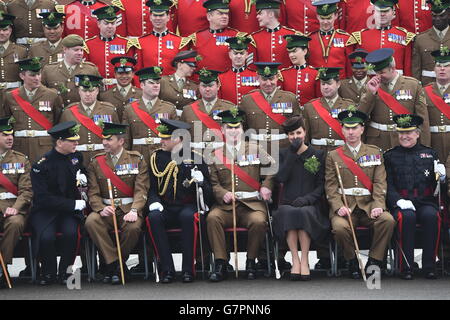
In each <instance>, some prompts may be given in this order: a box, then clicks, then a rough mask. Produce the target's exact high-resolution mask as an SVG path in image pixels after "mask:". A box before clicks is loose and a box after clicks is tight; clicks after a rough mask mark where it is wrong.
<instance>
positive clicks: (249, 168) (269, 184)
mask: <svg viewBox="0 0 450 320" xmlns="http://www.w3.org/2000/svg"><path fill="white" fill-rule="evenodd" d="M222 150H227V151H224V152H225V156H226V157H227V158H228V159H230V160H231V159H232V158H231V154H230V152H229V151H228V149H227V148H226V147H223V148H222ZM235 156H236V161H235V166H236V167H239V168H240V169H242V170H243V171H245V172H246V173H247V174H248V175H250V176H251V177H252V178H253V179H255V180H256V181H258V182H261V187H266V188H268V189H270V190H272V189H273V186H274V175H271V174H269V175H262V168H263V167H267V166H269V165H270V164H272V163H274V160H273V158H272V157H270V156H269V155H268V154H267V152H266V151H265V150H264V149H263V148H262V147H261V146H258V145H257V144H256V143H254V142H245V143H244V142H242V143H241V145H240V148H239V152H238V154H237V155H235ZM209 157H211V159H214V162H213V164H212V165H210V172H211V184H212V188H213V192H214V196H215V199H216V204H214V207H216V208H220V209H222V210H227V211H230V210H232V203H229V204H226V203H224V202H223V196H224V195H225V194H226V193H227V192H231V170H230V169H228V168H227V167H226V166H225V165H224V164H220V162H219V161H218V160H217V158H216V157H215V155H214V152H213V153H212V154H211V155H210V156H209ZM257 160H259V162H260V163H258V161H257ZM211 161H212V160H211ZM235 173H236V172H235ZM234 180H235V192H239V191H241V192H254V191H259V190H255V189H253V188H252V187H250V186H249V185H248V184H247V183H245V182H244V181H242V180H241V179H240V178H239V177H238V176H237V175H235V179H234ZM237 202H239V203H242V204H244V205H246V206H247V207H248V208H250V209H251V210H255V211H257V210H258V211H263V212H265V211H266V206H265V204H264V201H263V200H258V199H257V198H249V199H243V200H236V203H237ZM214 207H213V208H214Z"/></svg>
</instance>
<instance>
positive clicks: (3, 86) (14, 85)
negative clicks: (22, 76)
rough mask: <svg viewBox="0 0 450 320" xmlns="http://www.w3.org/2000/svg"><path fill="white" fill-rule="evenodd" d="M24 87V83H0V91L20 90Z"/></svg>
mask: <svg viewBox="0 0 450 320" xmlns="http://www.w3.org/2000/svg"><path fill="white" fill-rule="evenodd" d="M21 85H22V82H20V81H16V82H0V89H13V88H19V87H20V86H21Z"/></svg>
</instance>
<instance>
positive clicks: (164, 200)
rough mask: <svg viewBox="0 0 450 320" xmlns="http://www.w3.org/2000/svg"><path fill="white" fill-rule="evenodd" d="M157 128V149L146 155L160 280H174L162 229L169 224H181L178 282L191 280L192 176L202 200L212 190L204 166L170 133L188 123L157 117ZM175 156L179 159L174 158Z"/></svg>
mask: <svg viewBox="0 0 450 320" xmlns="http://www.w3.org/2000/svg"><path fill="white" fill-rule="evenodd" d="M161 123H162V124H161V126H159V127H158V130H159V132H160V133H159V136H160V137H161V149H158V150H156V151H155V152H153V153H152V155H151V157H150V169H151V172H150V185H151V188H150V191H149V196H148V199H149V203H150V206H149V211H150V212H149V216H148V217H149V219H150V228H151V236H152V241H153V245H154V246H155V247H156V248H155V249H156V250H155V251H156V253H157V255H158V256H159V260H160V262H161V270H162V277H161V279H162V280H161V282H162V283H171V282H172V281H173V280H174V279H175V266H174V264H173V259H172V253H171V248H170V245H169V239H168V237H167V233H166V228H167V226H170V225H174V224H175V225H181V229H182V232H181V242H182V248H183V264H182V281H183V282H192V281H193V280H194V274H193V266H194V260H193V259H194V247H193V244H194V243H195V242H194V241H195V239H194V232H195V231H194V230H195V228H196V224H197V222H196V219H194V214H195V213H196V212H197V211H198V208H197V202H196V187H195V183H191V184H189V180H191V179H195V180H196V181H197V182H198V183H199V184H200V185H202V188H203V191H204V194H205V197H206V199H211V198H212V189H211V184H210V182H209V173H208V167H207V166H206V164H204V163H203V161H202V158H201V156H200V159H199V162H198V163H197V162H196V161H195V160H196V159H197V158H199V157H198V156H197V155H195V154H194V153H193V152H192V153H191V149H190V147H189V142H188V141H186V146H185V147H187V151H188V154H186V149H184V148H183V139H182V137H180V136H174V135H173V132H174V131H175V130H177V129H184V130H186V132H187V130H188V129H189V128H190V125H189V124H187V123H185V122H182V121H177V120H169V119H161ZM176 157H178V158H179V159H180V160H181V159H182V160H183V161H182V162H181V163H179V162H177V161H176V159H175V158H176Z"/></svg>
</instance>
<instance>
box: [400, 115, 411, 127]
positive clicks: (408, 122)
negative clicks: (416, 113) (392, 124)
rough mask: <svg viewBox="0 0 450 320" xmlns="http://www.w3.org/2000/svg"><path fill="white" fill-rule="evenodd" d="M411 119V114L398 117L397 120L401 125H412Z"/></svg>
mask: <svg viewBox="0 0 450 320" xmlns="http://www.w3.org/2000/svg"><path fill="white" fill-rule="evenodd" d="M411 120H412V118H411V116H404V117H401V118H398V120H397V122H398V125H399V126H401V127H404V126H408V125H411Z"/></svg>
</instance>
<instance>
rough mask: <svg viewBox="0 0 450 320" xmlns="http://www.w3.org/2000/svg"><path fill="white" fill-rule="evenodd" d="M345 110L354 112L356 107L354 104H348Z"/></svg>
mask: <svg viewBox="0 0 450 320" xmlns="http://www.w3.org/2000/svg"><path fill="white" fill-rule="evenodd" d="M347 110H348V111H350V112H355V111H356V110H357V109H356V107H355V105H353V104H351V105H349V106H348V108H347Z"/></svg>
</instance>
